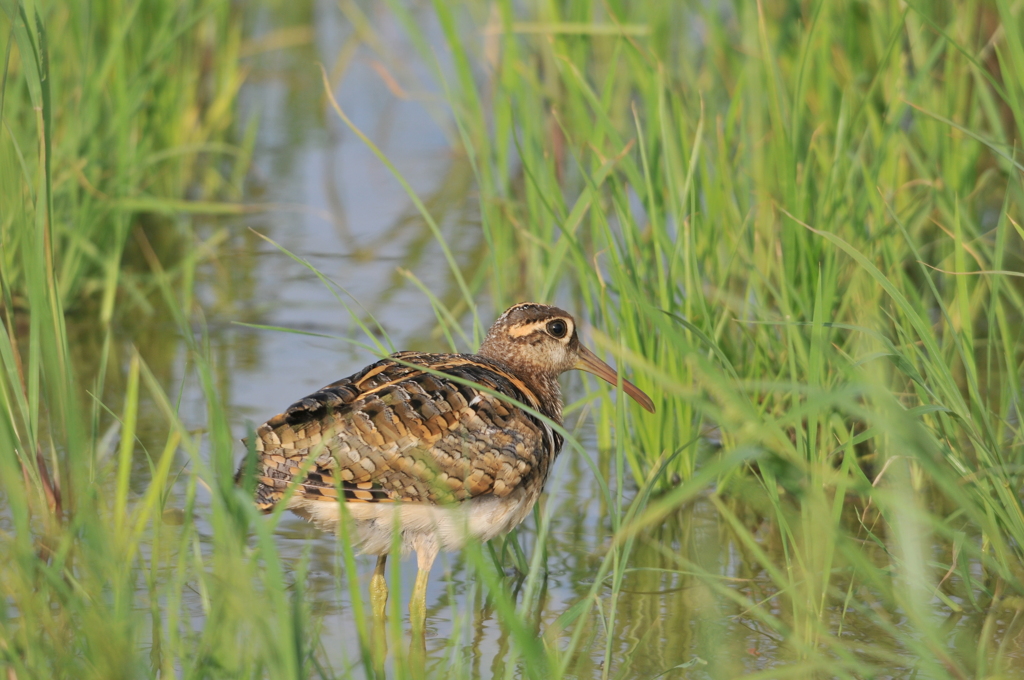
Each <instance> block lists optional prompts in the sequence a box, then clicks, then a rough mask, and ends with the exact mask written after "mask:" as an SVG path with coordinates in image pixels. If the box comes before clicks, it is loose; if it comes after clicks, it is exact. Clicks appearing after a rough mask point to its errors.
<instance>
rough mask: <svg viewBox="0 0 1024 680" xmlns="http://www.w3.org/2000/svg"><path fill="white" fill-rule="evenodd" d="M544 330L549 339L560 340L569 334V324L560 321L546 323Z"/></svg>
mask: <svg viewBox="0 0 1024 680" xmlns="http://www.w3.org/2000/svg"><path fill="white" fill-rule="evenodd" d="M545 330H547V332H548V334H549V335H550V336H551V337H553V338H557V339H559V340H561V339H562V338H564V337H565V336H566V334H567V333H568V332H569V324H567V323H566V322H565V321H563V320H561V319H555V320H554V321H548V325H547V326H545Z"/></svg>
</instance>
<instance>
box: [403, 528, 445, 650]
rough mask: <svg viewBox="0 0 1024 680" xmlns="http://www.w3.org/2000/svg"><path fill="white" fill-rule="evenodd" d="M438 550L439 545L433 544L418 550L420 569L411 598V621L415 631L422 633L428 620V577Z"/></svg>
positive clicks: (417, 557)
mask: <svg viewBox="0 0 1024 680" xmlns="http://www.w3.org/2000/svg"><path fill="white" fill-rule="evenodd" d="M437 550H438V546H437V545H436V544H432V545H423V546H418V549H417V551H416V562H417V566H418V567H419V571H417V572H416V585H414V586H413V588H412V598H411V599H410V600H409V621H410V623H412V628H413V631H414V632H415V631H419V632H420V633H422V631H423V625H424V623H426V620H427V579H429V578H430V567H432V566H433V564H434V559H435V558H436V557H437Z"/></svg>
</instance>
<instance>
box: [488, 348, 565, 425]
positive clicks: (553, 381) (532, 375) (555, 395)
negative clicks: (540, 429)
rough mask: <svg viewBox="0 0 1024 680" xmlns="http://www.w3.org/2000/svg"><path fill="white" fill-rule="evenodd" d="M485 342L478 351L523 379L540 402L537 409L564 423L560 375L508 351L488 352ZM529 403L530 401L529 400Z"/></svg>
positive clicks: (559, 422) (557, 421)
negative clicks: (520, 360)
mask: <svg viewBox="0 0 1024 680" xmlns="http://www.w3.org/2000/svg"><path fill="white" fill-rule="evenodd" d="M488 349H491V348H490V347H488V344H487V343H486V342H485V343H484V344H483V345H482V346H481V347H480V351H479V352H478V353H477V355H478V356H482V357H485V358H487V359H489V360H491V361H493V362H495V363H497V364H499V365H501V366H504V367H505V368H506V369H507V370H508V372H509V373H510V374H511V375H513V376H515V377H516V378H518V379H519V380H521V381H522V382H523V383H524V384H525V385H526V387H527V389H529V390H530V392H532V393H533V394H534V395H535V396H536V397H537V401H538V402H539V404H540V407H539V408H538V409H537V410H539V411H540V412H541V413H543V414H544V415H545V416H547V417H548V418H551V420H553V421H555V422H556V423H558V424H561V423H562V388H561V386H560V385H559V384H558V376H557V375H555V374H552V373H551V372H550V371H544V370H542V369H540V368H539V367H537V366H535V365H533V364H532V363H525V364H524V363H523V362H517V361H516V359H518V358H519V357H518V356H516V355H515V354H510V353H508V352H505V351H502V352H493V353H492V352H488ZM527 403H528V402H527Z"/></svg>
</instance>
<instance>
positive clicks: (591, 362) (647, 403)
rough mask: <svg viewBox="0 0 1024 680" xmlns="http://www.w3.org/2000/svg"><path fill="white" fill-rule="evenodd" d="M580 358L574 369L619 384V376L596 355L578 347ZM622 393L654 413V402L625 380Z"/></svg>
mask: <svg viewBox="0 0 1024 680" xmlns="http://www.w3.org/2000/svg"><path fill="white" fill-rule="evenodd" d="M579 354H580V358H579V360H577V362H576V368H578V369H579V370H581V371H586V372H587V373H593V374H594V375H596V376H597V377H598V378H601V379H602V380H604V381H606V382H609V383H611V384H612V385H617V384H618V383H619V376H618V374H617V373H615V369H613V368H612V367H611V366H609V365H608V364H606V363H604V362H603V361H601V360H600V359H598V358H597V355H596V354H594V353H593V352H591V351H590V350H589V349H587V348H586V347H584V346H583V345H580V352H579ZM622 391H623V392H625V393H626V394H628V395H629V396H631V397H633V399H634V401H636V403H638V404H640V405H641V406H643V407H644V408H645V409H647V410H648V411H650V412H651V413H654V402H653V401H651V398H650V397H648V396H647V395H646V394H644V393H643V392H641V391H640V388H639V387H637V386H636V385H634V384H633V383H631V382H629V381H628V380H626V379H623V380H622Z"/></svg>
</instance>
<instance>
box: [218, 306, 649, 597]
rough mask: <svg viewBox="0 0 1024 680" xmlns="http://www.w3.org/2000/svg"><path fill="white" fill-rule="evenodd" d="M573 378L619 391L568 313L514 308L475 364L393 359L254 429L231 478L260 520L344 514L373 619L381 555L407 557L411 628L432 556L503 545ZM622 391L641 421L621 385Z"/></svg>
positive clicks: (332, 526)
mask: <svg viewBox="0 0 1024 680" xmlns="http://www.w3.org/2000/svg"><path fill="white" fill-rule="evenodd" d="M574 368H576V369H580V370H584V371H589V372H590V373H593V374H595V375H597V376H599V377H601V378H603V379H604V380H606V381H608V382H609V383H611V384H613V385H615V384H616V383H617V382H618V380H619V379H618V376H617V375H616V373H615V371H614V370H613V369H612V368H611V367H610V366H608V364H606V363H604V362H603V361H601V360H600V359H598V358H597V356H596V355H595V354H594V353H593V352H591V351H590V350H589V349H587V348H586V347H584V346H583V345H581V344H580V341H579V338H578V337H577V334H576V322H575V321H574V320H573V318H572V316H571V315H570V314H569V313H567V312H565V311H563V310H561V309H558V308H556V307H549V306H547V305H540V304H535V303H530V302H526V303H522V304H518V305H515V306H513V307H511V308H509V309H508V310H507V311H506V312H505V313H504V314H502V315H501V317H500V318H499V319H498V320H497V321H495V322H494V325H493V326H491V328H490V330H489V331H488V333H487V337H486V338H485V339H484V342H483V344H482V345H481V346H480V351H479V352H477V353H476V354H424V353H420V352H399V353H397V354H394V355H392V356H390V357H388V358H387V359H384V360H382V361H378V362H377V363H375V364H373V365H371V366H368V367H366V368H364V369H363V370H362V371H360V372H359V373H356V374H355V375H352V376H350V377H348V378H344V379H343V380H339V381H338V382H336V383H332V384H330V385H328V386H327V387H325V388H323V389H322V390H320V391H319V392H316V393H315V394H311V395H310V396H308V397H306V398H305V399H302V400H301V401H299V402H296V403H295V404H293V405H292V406H291V407H290V408H289V409H288V410H287V411H285V412H284V413H282V414H280V415H277V416H274V417H273V418H271V419H270V420H268V421H267V422H266V423H264V424H263V425H260V426H259V427H258V428H257V429H256V435H257V439H256V442H255V444H256V446H255V448H256V453H257V456H256V459H255V460H250V461H247V462H243V463H242V466H241V468H240V469H239V471H238V475H237V476H236V479H239V480H241V479H245V478H246V476H247V475H252V476H254V477H255V480H254V481H255V499H256V505H257V506H258V507H259V508H260V509H261V510H263V511H266V512H269V511H271V510H272V509H273V508H274V506H275V505H277V504H278V503H279V502H281V501H284V500H285V499H287V501H286V502H287V508H288V509H289V510H292V511H293V512H295V513H296V514H298V515H300V516H302V517H305V518H307V519H308V520H310V521H312V522H313V523H315V524H316V525H317V526H319V527H321V528H323V529H326V530H330V531H338V530H339V528H340V527H339V524H340V522H341V521H342V519H343V516H344V514H347V515H348V516H349V517H350V518H351V520H352V522H353V526H354V528H355V536H356V538H357V540H358V545H357V548H358V549H359V550H360V551H361V552H363V553H367V554H372V555H377V556H378V557H377V566H376V568H375V570H374V574H373V579H372V581H371V585H370V591H371V600H372V602H373V608H374V611H375V613H380V614H382V613H383V610H384V603H385V602H386V601H387V583H386V582H385V580H384V564H385V560H386V559H387V555H388V553H389V552H390V551H391V550H392V546H394V545H400V546H401V549H402V552H403V553H408V552H409V551H416V558H417V562H418V566H419V573H418V574H417V576H416V585H415V587H414V589H413V595H412V600H411V609H413V610H414V611H415V610H416V608H419V616H420V617H422V616H423V615H424V614H425V607H426V600H425V598H426V584H427V576H428V574H429V572H430V567H431V565H432V564H433V562H434V559H435V558H436V557H437V553H438V551H439V550H441V549H445V550H456V549H459V548H461V547H462V546H463V545H464V544H465V542H466V540H467V539H470V538H472V539H476V540H480V541H486V540H489V539H491V538H494V537H495V536H499V535H501V534H504V533H507V532H508V531H510V530H512V529H513V528H514V527H515V526H516V525H518V524H519V523H520V522H522V521H523V519H524V518H525V517H526V515H527V514H528V513H529V512H530V509H531V508H532V507H533V504H534V503H535V502H536V501H537V498H538V496H540V493H541V491H542V489H543V487H544V482H545V480H546V479H547V476H548V472H549V470H550V469H551V464H552V463H553V462H554V460H555V456H557V455H558V452H559V450H560V449H561V447H562V437H561V435H559V434H558V432H556V431H555V430H554V429H553V428H552V427H551V426H550V425H549V424H548V423H547V422H546V421H545V419H544V418H539V417H537V415H536V414H537V413H540V414H543V415H544V416H545V418H547V419H549V420H550V421H553V422H555V423H561V422H562V395H561V390H560V389H559V385H558V376H559V375H561V374H562V373H564V372H565V371H568V370H570V369H574ZM622 389H623V390H624V391H625V393H626V394H628V395H629V396H630V397H632V398H633V399H635V400H636V401H637V402H638V403H639V404H640V405H641V406H643V407H644V408H645V409H647V410H648V411H650V412H652V413H653V412H654V404H653V402H652V401H651V399H650V397H648V396H647V395H646V394H644V393H643V392H641V391H640V390H639V389H637V387H636V386H635V385H633V384H632V383H630V382H628V381H626V380H623V381H622ZM523 406H526V407H528V409H527V408H523ZM250 479H251V478H250ZM341 502H344V504H345V510H346V511H347V512H344V513H343V511H342V508H341ZM395 531H399V532H400V536H399V537H395V536H394V532H395Z"/></svg>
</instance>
